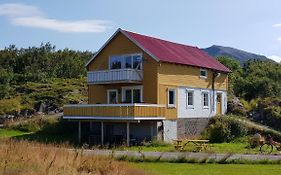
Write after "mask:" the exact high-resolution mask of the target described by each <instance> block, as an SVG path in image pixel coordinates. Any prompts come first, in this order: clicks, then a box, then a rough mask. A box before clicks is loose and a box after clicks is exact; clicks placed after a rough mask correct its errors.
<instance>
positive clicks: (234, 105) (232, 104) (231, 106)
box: [227, 97, 247, 115]
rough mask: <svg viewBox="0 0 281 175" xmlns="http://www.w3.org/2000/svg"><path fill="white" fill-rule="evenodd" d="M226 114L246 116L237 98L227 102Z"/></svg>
mask: <svg viewBox="0 0 281 175" xmlns="http://www.w3.org/2000/svg"><path fill="white" fill-rule="evenodd" d="M227 112H228V113H231V114H236V115H246V114H247V113H246V109H245V108H244V106H243V104H242V103H241V102H240V100H239V99H238V98H237V97H234V98H233V99H232V100H231V101H229V102H227Z"/></svg>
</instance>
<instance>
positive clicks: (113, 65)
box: [110, 56, 122, 69]
mask: <svg viewBox="0 0 281 175" xmlns="http://www.w3.org/2000/svg"><path fill="white" fill-rule="evenodd" d="M121 60H122V59H121V57H118V56H114V57H110V69H121V64H122V61H121Z"/></svg>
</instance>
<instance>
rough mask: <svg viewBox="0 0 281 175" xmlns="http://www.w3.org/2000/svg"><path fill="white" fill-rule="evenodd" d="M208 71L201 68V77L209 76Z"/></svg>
mask: <svg viewBox="0 0 281 175" xmlns="http://www.w3.org/2000/svg"><path fill="white" fill-rule="evenodd" d="M207 76H208V72H207V70H206V69H200V78H207Z"/></svg>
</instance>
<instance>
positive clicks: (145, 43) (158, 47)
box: [122, 30, 231, 72]
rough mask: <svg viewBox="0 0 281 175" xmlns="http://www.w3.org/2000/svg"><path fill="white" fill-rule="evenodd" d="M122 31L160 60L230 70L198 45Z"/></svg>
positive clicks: (224, 70)
mask: <svg viewBox="0 0 281 175" xmlns="http://www.w3.org/2000/svg"><path fill="white" fill-rule="evenodd" d="M122 32H124V33H125V35H127V36H128V37H129V38H130V39H131V40H133V41H134V42H136V43H137V44H138V45H139V46H141V47H142V48H143V49H144V50H145V51H147V52H149V53H150V54H152V55H153V56H154V57H156V59H159V60H160V61H163V62H169V63H177V64H185V65H191V66H197V67H202V68H209V69H214V70H217V71H222V72H231V71H230V70H229V69H228V68H227V67H225V66H224V65H223V64H221V63H220V62H219V61H217V60H216V59H215V58H213V57H211V56H209V55H208V54H207V53H206V52H204V51H202V50H200V49H199V48H198V47H192V46H187V45H183V44H178V43H174V42H170V41H165V40H162V39H158V38H154V37H150V36H145V35H140V34H137V33H133V32H129V31H126V30H122Z"/></svg>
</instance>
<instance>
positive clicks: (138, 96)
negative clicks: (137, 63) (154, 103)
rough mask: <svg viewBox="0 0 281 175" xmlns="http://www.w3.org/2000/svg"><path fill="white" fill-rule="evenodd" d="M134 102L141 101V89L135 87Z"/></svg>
mask: <svg viewBox="0 0 281 175" xmlns="http://www.w3.org/2000/svg"><path fill="white" fill-rule="evenodd" d="M133 102H134V103H140V102H141V93H140V89H134V90H133Z"/></svg>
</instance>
